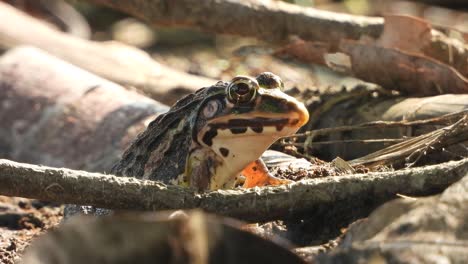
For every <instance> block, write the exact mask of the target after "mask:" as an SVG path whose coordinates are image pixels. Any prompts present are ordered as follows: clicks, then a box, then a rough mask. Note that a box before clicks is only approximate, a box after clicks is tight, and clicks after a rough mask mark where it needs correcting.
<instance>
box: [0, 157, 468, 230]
mask: <svg viewBox="0 0 468 264" xmlns="http://www.w3.org/2000/svg"><path fill="white" fill-rule="evenodd" d="M467 173H468V159H464V160H461V161H455V162H447V163H444V164H439V165H434V166H427V167H422V168H413V169H405V170H401V171H396V172H380V173H369V174H365V175H362V174H361V175H349V176H340V177H326V178H320V179H314V180H306V181H300V182H296V183H293V184H289V185H286V186H278V187H266V188H252V189H234V190H219V191H212V192H206V193H196V192H195V191H193V190H192V189H188V188H183V187H179V186H168V185H164V184H162V183H159V182H153V181H143V180H138V179H135V178H125V177H116V176H112V175H104V174H98V173H89V172H85V171H75V170H70V169H57V168H51V167H45V166H37V165H30V164H23V163H17V162H13V161H9V160H0V183H1V184H0V194H2V195H9V196H21V197H27V198H36V199H41V200H47V201H52V202H58V203H74V204H88V205H94V206H97V207H104V208H110V209H134V210H137V209H142V210H164V209H189V208H202V209H205V210H207V211H210V212H215V213H218V214H221V215H226V216H232V217H237V218H241V219H245V220H251V221H261V220H271V219H278V218H284V217H289V216H293V215H296V214H299V213H304V212H313V211H316V210H318V212H320V210H327V211H330V210H332V209H333V208H342V210H345V211H346V210H349V209H350V208H349V206H348V205H346V204H347V203H346V202H344V201H353V202H354V203H355V206H353V207H352V210H355V211H359V210H357V209H356V206H358V205H360V204H362V205H365V204H367V203H364V202H363V203H360V202H359V201H364V200H367V199H369V197H370V196H372V197H373V199H374V202H375V203H376V204H378V203H383V202H385V201H387V200H389V199H392V198H394V197H395V194H397V193H400V194H405V195H411V196H414V195H421V194H426V195H427V194H429V193H431V192H433V191H434V190H440V189H443V188H445V187H447V186H448V185H450V184H451V183H453V182H455V181H457V180H459V179H460V178H461V177H463V176H465V175H466V174H467ZM346 208H347V209H346ZM348 213H350V214H352V212H348ZM340 215H343V211H341V214H340ZM345 215H346V214H345ZM337 217H339V216H337Z"/></svg>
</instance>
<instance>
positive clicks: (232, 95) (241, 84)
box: [227, 77, 258, 104]
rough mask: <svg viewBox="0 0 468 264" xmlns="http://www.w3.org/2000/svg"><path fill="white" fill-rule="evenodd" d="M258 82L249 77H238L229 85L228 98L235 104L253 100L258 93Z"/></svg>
mask: <svg viewBox="0 0 468 264" xmlns="http://www.w3.org/2000/svg"><path fill="white" fill-rule="evenodd" d="M257 89H258V83H257V81H255V80H254V79H251V78H248V77H236V78H234V80H232V82H231V84H229V86H228V87H227V96H228V100H229V101H230V102H231V103H234V104H243V103H249V102H252V100H253V99H254V98H255V95H256V94H257Z"/></svg>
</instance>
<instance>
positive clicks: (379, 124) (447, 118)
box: [282, 110, 468, 139]
mask: <svg viewBox="0 0 468 264" xmlns="http://www.w3.org/2000/svg"><path fill="white" fill-rule="evenodd" d="M467 113H468V110H463V111H459V112H456V113H450V114H446V115H443V116H438V117H433V118H427V119H421V120H414V121H407V120H403V121H373V122H366V123H362V124H358V125H354V126H339V127H329V128H321V129H315V130H310V131H306V132H304V133H298V134H295V135H292V136H287V137H283V138H282V139H288V138H298V137H308V136H313V137H315V136H318V135H325V134H330V133H335V132H342V131H351V130H360V129H370V128H388V127H405V126H418V125H435V124H438V125H440V124H449V123H450V122H454V121H455V120H458V119H460V117H463V116H464V115H466V114H467Z"/></svg>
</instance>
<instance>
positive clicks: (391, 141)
mask: <svg viewBox="0 0 468 264" xmlns="http://www.w3.org/2000/svg"><path fill="white" fill-rule="evenodd" d="M407 139H408V138H383V139H348V140H327V141H319V142H311V143H310V144H311V145H331V144H342V143H363V144H367V143H395V142H402V141H405V140H407ZM276 144H277V145H280V146H296V147H304V143H286V142H278V143H276Z"/></svg>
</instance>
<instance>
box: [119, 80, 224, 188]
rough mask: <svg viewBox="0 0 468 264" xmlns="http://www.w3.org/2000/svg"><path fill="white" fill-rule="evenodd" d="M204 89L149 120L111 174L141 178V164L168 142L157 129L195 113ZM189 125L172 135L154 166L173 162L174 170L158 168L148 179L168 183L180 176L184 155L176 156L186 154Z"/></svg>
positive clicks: (165, 135) (166, 126)
mask: <svg viewBox="0 0 468 264" xmlns="http://www.w3.org/2000/svg"><path fill="white" fill-rule="evenodd" d="M219 88H220V87H218V89H219ZM208 90H209V88H202V89H200V90H198V91H197V92H196V93H194V94H190V95H187V96H185V97H183V98H182V99H180V100H179V101H177V102H176V103H175V104H174V105H173V106H172V108H171V110H170V111H169V112H168V113H166V114H163V115H160V116H158V117H157V118H156V119H155V120H154V121H152V122H151V123H150V124H149V125H148V128H147V129H146V130H145V131H144V132H143V133H141V134H140V135H138V137H137V139H136V140H135V141H134V142H133V143H132V144H131V146H130V147H129V148H128V149H127V150H126V151H125V153H124V154H123V156H122V159H121V160H120V161H119V162H118V163H117V164H116V165H115V166H114V167H113V169H112V171H111V172H112V173H113V174H115V175H118V176H128V177H136V178H142V177H143V175H144V174H145V165H146V164H147V163H148V162H150V161H149V158H150V157H151V154H152V153H153V151H158V147H161V146H163V145H164V144H163V142H165V140H168V138H167V134H166V133H162V132H164V131H166V130H162V129H160V128H168V129H175V128H176V127H177V126H178V125H179V122H180V120H182V118H188V116H187V113H195V112H196V111H195V109H196V108H197V107H198V106H199V103H200V102H201V101H202V100H203V99H205V98H206V93H207V92H208ZM192 125H193V124H191V123H190V122H186V124H185V125H184V127H183V128H182V129H181V130H180V131H179V132H178V133H177V134H175V135H174V137H173V138H174V140H173V141H172V142H171V144H170V145H169V147H168V148H167V149H166V150H165V152H164V153H161V154H160V155H161V156H162V159H161V160H159V161H158V162H157V164H164V165H167V164H171V163H172V164H173V165H174V163H177V164H178V168H177V169H174V166H161V167H160V168H158V169H152V170H153V171H152V172H151V174H150V175H149V179H150V180H159V181H163V182H166V183H168V182H169V181H170V180H172V179H174V178H176V177H177V176H178V175H179V174H181V173H183V171H184V170H185V162H186V158H187V155H181V154H180V153H188V150H189V148H190V142H191V139H192V138H191V131H192V129H193V128H192Z"/></svg>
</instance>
